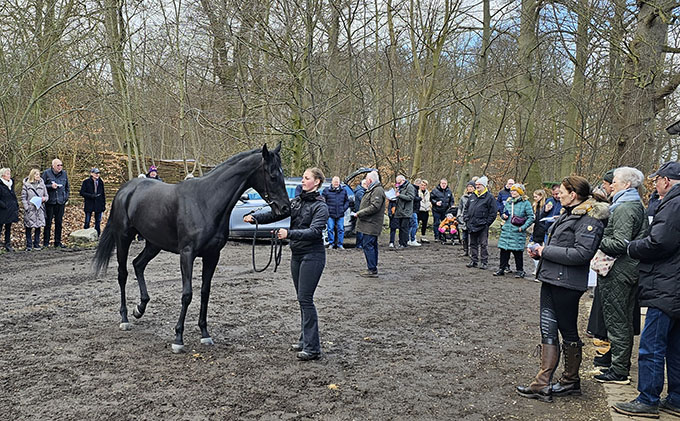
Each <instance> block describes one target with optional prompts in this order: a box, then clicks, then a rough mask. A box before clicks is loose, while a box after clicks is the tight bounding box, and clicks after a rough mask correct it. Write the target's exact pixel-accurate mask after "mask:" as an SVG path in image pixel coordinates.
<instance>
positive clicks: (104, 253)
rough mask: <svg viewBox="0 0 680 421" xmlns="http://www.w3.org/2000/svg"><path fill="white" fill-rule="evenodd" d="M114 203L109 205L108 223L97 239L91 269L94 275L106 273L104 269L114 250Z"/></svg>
mask: <svg viewBox="0 0 680 421" xmlns="http://www.w3.org/2000/svg"><path fill="white" fill-rule="evenodd" d="M115 221H116V201H115V200H114V201H113V203H112V204H111V214H110V215H109V221H108V223H107V224H106V227H104V232H102V236H101V237H100V238H99V245H98V246H97V252H96V253H95V254H94V257H93V258H92V268H93V269H94V274H95V276H96V275H99V273H100V272H101V273H106V269H107V268H108V266H109V260H111V254H112V253H113V249H114V248H116V238H115V232H116V229H117V227H115V225H116V223H115Z"/></svg>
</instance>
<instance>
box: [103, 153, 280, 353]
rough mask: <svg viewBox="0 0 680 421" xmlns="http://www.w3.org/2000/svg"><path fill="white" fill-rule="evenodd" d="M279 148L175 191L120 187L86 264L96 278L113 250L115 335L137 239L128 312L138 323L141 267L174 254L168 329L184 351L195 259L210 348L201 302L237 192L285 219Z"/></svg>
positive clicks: (176, 348)
mask: <svg viewBox="0 0 680 421" xmlns="http://www.w3.org/2000/svg"><path fill="white" fill-rule="evenodd" d="M280 149H281V145H279V146H278V147H277V148H276V149H274V150H273V151H268V150H267V145H264V146H263V147H262V149H253V150H251V151H247V152H242V153H240V154H238V155H235V156H233V157H231V158H229V159H228V160H227V161H225V162H223V163H222V164H220V165H218V166H217V167H216V168H215V169H213V170H212V171H210V172H209V173H208V174H207V175H205V176H203V177H200V178H194V179H190V180H186V181H184V182H181V183H179V184H165V183H163V182H161V181H158V180H153V179H134V180H131V181H129V182H127V183H126V184H125V185H123V186H122V187H121V188H120V190H119V191H118V193H117V194H116V197H114V199H113V204H112V205H111V214H110V215H109V220H108V223H107V224H106V228H105V229H104V232H103V234H102V237H101V239H100V240H99V246H98V247H97V252H96V254H95V256H94V259H93V265H94V270H95V273H96V274H99V272H100V271H104V272H105V271H106V268H107V266H108V263H109V259H110V258H111V254H112V253H113V249H114V247H115V248H116V249H117V257H118V284H119V285H120V302H121V304H120V315H121V323H120V328H121V329H122V330H128V329H130V324H129V322H128V316H127V305H126V301H125V284H126V282H127V277H128V271H127V258H128V252H129V250H130V243H132V240H133V239H134V238H135V237H136V236H137V234H140V235H141V236H142V237H144V239H145V240H146V246H145V247H144V250H142V252H141V253H140V254H139V256H137V258H135V259H134V261H133V262H132V265H133V267H134V269H135V275H136V276H137V282H138V283H139V292H140V303H139V304H138V305H137V306H136V308H135V310H134V311H133V315H134V316H135V317H136V318H140V317H142V315H144V312H145V311H146V305H147V303H148V302H149V294H148V293H147V290H146V282H145V280H144V269H145V268H146V265H147V264H148V263H149V261H151V259H153V258H154V257H156V256H157V255H158V253H159V252H160V251H161V250H166V251H170V252H173V253H177V254H179V255H180V268H181V270H182V310H181V311H180V313H179V320H178V322H177V326H175V342H174V343H173V344H172V350H173V352H175V353H178V352H182V351H183V350H184V342H183V338H182V334H183V332H184V318H185V317H186V313H187V308H188V307H189V303H191V297H192V289H191V278H192V274H193V266H194V259H196V257H202V258H203V273H202V284H201V311H200V314H199V318H198V326H199V328H200V329H201V343H202V344H207V345H210V344H212V343H213V341H212V338H211V337H210V334H209V333H208V327H207V326H208V323H207V320H206V319H207V314H208V298H209V297H210V282H211V281H212V277H213V274H214V273H215V268H216V267H217V262H218V261H219V259H220V251H221V250H222V247H224V245H225V243H226V242H227V238H228V237H229V215H230V214H231V211H232V209H233V208H234V205H235V204H236V202H237V201H238V199H239V198H240V197H241V195H242V194H243V192H244V191H245V190H246V189H247V188H249V187H252V188H254V189H255V190H257V192H258V193H259V194H260V196H262V198H264V200H266V201H267V203H268V204H269V206H271V208H272V211H273V212H274V213H275V214H277V215H287V214H288V213H289V211H290V201H289V200H288V194H287V192H286V187H285V184H284V178H283V170H282V168H281V157H280V155H279V151H280Z"/></svg>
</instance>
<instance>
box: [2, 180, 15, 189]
mask: <svg viewBox="0 0 680 421" xmlns="http://www.w3.org/2000/svg"><path fill="white" fill-rule="evenodd" d="M0 180H2V182H3V184H4V185H6V186H7V188H8V189H10V190H12V184H13V183H12V179H11V178H10V179H9V180H5V179H4V178H2V177H0Z"/></svg>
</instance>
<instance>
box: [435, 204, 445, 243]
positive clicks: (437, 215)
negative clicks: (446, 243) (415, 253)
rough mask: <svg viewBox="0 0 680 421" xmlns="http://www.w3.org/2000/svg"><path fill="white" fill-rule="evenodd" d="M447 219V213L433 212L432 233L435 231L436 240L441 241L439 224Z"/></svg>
mask: <svg viewBox="0 0 680 421" xmlns="http://www.w3.org/2000/svg"><path fill="white" fill-rule="evenodd" d="M444 218H446V211H442V212H436V211H435V210H432V231H434V239H435V240H437V239H439V235H440V232H439V231H438V228H439V224H441V222H442V221H443V220H444Z"/></svg>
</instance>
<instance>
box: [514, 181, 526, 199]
mask: <svg viewBox="0 0 680 421" xmlns="http://www.w3.org/2000/svg"><path fill="white" fill-rule="evenodd" d="M513 190H514V191H516V192H517V193H519V195H520V196H524V192H525V191H526V188H525V187H524V184H520V183H515V184H513V185H512V187H510V191H513Z"/></svg>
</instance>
